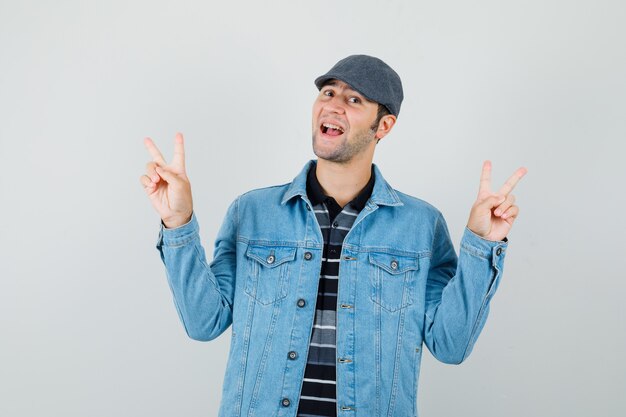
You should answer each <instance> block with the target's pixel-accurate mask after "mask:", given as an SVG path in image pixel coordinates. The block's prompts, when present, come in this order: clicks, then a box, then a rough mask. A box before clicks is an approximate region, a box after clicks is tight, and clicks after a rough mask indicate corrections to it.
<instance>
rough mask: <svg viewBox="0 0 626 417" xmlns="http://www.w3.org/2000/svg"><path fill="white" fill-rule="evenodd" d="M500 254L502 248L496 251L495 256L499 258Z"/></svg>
mask: <svg viewBox="0 0 626 417" xmlns="http://www.w3.org/2000/svg"><path fill="white" fill-rule="evenodd" d="M501 254H502V248H498V249H496V255H497V256H500V255H501Z"/></svg>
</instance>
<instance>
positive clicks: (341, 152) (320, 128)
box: [313, 80, 378, 162]
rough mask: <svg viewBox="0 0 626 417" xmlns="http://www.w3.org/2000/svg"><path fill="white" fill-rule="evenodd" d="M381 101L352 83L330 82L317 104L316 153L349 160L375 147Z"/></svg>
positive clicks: (344, 160) (319, 156)
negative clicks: (374, 127) (359, 90)
mask: <svg viewBox="0 0 626 417" xmlns="http://www.w3.org/2000/svg"><path fill="white" fill-rule="evenodd" d="M377 112H378V104H377V103H376V102H373V101H370V100H368V99H366V98H365V97H363V96H362V95H361V94H359V93H358V92H356V91H355V90H353V89H352V88H351V87H350V86H349V85H348V84H346V83H344V82H343V81H339V80H330V81H328V82H327V83H326V84H325V85H324V86H323V87H322V89H321V90H320V92H319V95H318V96H317V99H316V100H315V102H314V103H313V152H314V153H315V155H317V156H318V158H322V159H326V160H328V161H333V162H348V161H350V160H351V159H352V158H353V157H354V156H355V155H358V154H359V153H361V152H364V151H365V150H368V149H370V148H373V147H374V146H375V142H376V138H375V134H376V131H375V130H371V129H370V127H371V125H372V123H373V122H374V121H375V120H376V115H377Z"/></svg>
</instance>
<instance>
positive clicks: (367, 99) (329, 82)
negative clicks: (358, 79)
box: [322, 80, 375, 103]
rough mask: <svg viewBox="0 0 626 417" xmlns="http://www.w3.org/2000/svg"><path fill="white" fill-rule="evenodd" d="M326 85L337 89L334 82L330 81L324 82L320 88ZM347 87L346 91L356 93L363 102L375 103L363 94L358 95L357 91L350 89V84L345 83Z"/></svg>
mask: <svg viewBox="0 0 626 417" xmlns="http://www.w3.org/2000/svg"><path fill="white" fill-rule="evenodd" d="M327 85H331V86H333V87H337V85H338V83H337V81H335V80H332V81H326V82H325V83H324V84H323V85H322V88H324V87H326V86H327ZM346 85H347V87H346V88H345V89H346V90H350V91H352V92H355V93H357V94H358V95H359V96H360V97H362V98H363V100H365V101H369V102H370V103H375V101H373V100H370V99H369V98H367V97H365V96H364V95H363V94H361V93H359V92H358V91H356V90H355V89H354V88H352V87H350V84H348V83H346Z"/></svg>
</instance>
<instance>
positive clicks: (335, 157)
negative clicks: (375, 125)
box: [313, 129, 376, 163]
mask: <svg viewBox="0 0 626 417" xmlns="http://www.w3.org/2000/svg"><path fill="white" fill-rule="evenodd" d="M318 134H320V133H319V130H318V131H317V132H315V133H313V153H315V155H316V156H317V157H318V158H322V159H325V160H327V161H331V162H337V163H347V162H349V161H350V160H351V159H352V158H353V157H354V156H355V155H357V154H359V153H360V152H362V151H363V150H364V149H365V148H367V147H368V146H369V145H370V144H371V143H372V142H373V141H374V140H375V134H376V131H375V130H373V129H366V130H363V131H360V132H357V133H355V136H354V138H352V140H348V137H347V135H346V136H345V137H343V138H342V139H341V142H340V143H338V144H337V146H336V147H335V148H334V149H331V150H329V151H323V150H321V149H319V148H318V147H317V146H316V140H315V139H316V136H317V135H318Z"/></svg>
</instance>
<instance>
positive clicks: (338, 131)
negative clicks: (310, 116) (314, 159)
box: [320, 122, 345, 137]
mask: <svg viewBox="0 0 626 417" xmlns="http://www.w3.org/2000/svg"><path fill="white" fill-rule="evenodd" d="M320 131H321V132H322V135H324V136H331V137H337V136H341V135H343V134H344V132H345V129H344V128H343V127H341V126H339V125H338V124H335V123H330V122H323V123H322V124H321V125H320Z"/></svg>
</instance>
